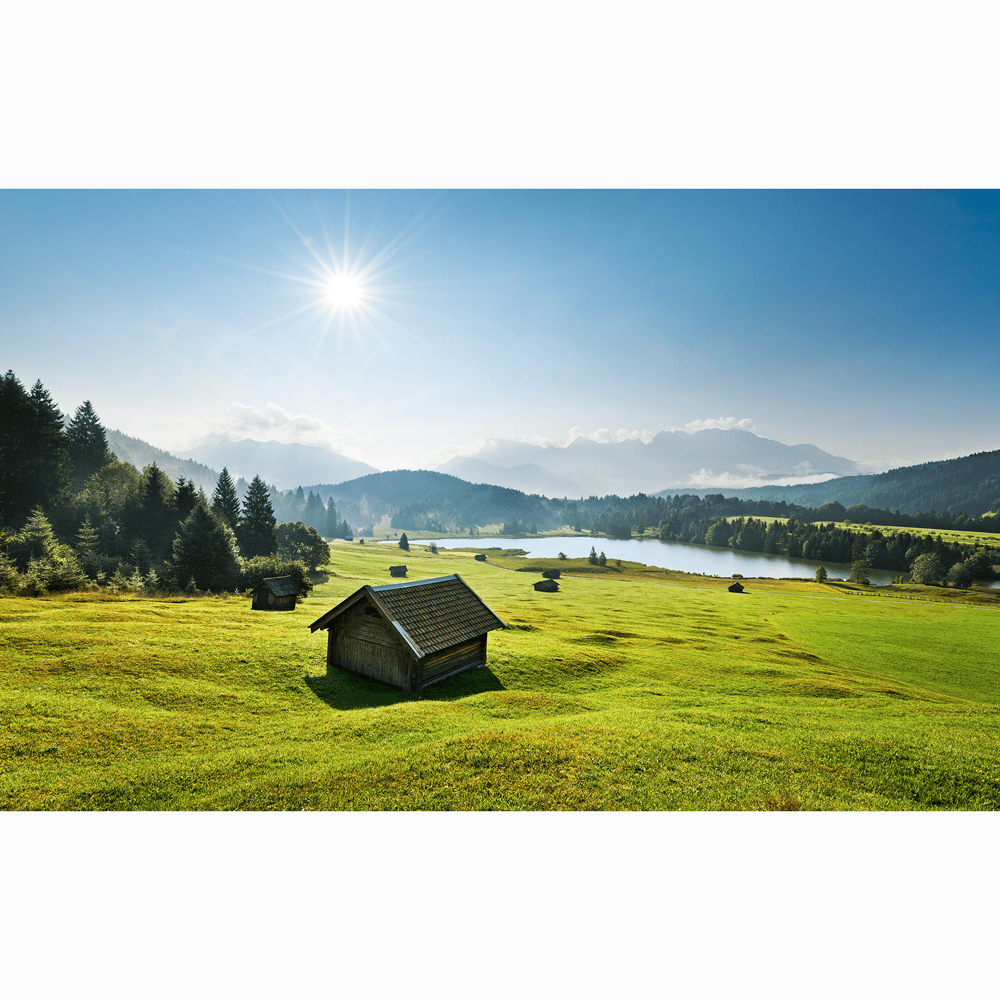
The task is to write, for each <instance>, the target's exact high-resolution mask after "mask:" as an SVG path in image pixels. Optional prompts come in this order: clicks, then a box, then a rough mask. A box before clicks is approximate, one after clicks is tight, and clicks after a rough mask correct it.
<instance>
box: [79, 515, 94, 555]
mask: <svg viewBox="0 0 1000 1000" xmlns="http://www.w3.org/2000/svg"><path fill="white" fill-rule="evenodd" d="M76 551H77V552H79V553H80V555H82V556H85V555H89V554H90V553H91V552H96V551H97V528H95V527H94V526H93V525H92V524H91V523H90V514H89V513H88V514H86V515H85V516H84V518H83V524H81V525H80V530H79V531H78V532H77V533H76Z"/></svg>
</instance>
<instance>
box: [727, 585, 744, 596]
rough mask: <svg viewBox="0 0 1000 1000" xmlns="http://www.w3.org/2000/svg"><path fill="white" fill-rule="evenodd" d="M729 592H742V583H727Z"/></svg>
mask: <svg viewBox="0 0 1000 1000" xmlns="http://www.w3.org/2000/svg"><path fill="white" fill-rule="evenodd" d="M729 593H730V594H742V593H743V584H742V583H731V584H730V585H729Z"/></svg>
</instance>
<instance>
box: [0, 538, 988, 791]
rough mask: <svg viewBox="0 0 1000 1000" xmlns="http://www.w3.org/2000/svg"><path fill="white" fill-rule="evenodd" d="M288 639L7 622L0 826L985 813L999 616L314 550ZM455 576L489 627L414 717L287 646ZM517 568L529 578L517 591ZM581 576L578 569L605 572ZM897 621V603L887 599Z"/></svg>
mask: <svg viewBox="0 0 1000 1000" xmlns="http://www.w3.org/2000/svg"><path fill="white" fill-rule="evenodd" d="M331 551H332V557H331V562H330V565H329V567H328V572H327V573H324V574H319V575H318V582H317V585H316V587H315V589H314V590H313V592H312V593H311V594H310V595H309V597H308V598H307V599H306V600H305V601H304V602H303V603H302V604H300V605H299V607H298V608H297V609H296V610H295V611H294V612H292V613H285V614H268V613H262V612H252V611H251V610H250V602H249V600H248V599H244V598H236V597H231V598H210V597H191V598H186V597H155V596H152V597H145V598H141V597H119V598H104V599H101V598H99V597H95V596H94V595H90V594H79V595H70V596H65V597H52V598H40V599H26V598H6V599H3V600H0V677H2V689H0V699H2V701H0V718H2V720H3V723H2V731H0V748H2V749H0V753H2V757H3V768H2V774H0V806H2V808H4V809H6V810H26V809H59V810H80V809H101V810H136V809H139V810H206V809H207V810H212V809H217V810H218V809H221V810H267V809H279V810H299V809H353V810H370V809H377V810H385V809H423V810H441V809H463V810H498V809H499V810H614V809H628V810H654V809H656V810H658V809H682V810H773V809H804V810H911V809H945V810H966V809H972V810H983V809H996V808H998V807H1000V666H998V657H997V655H996V651H997V645H998V637H1000V613H998V612H1000V606H998V604H997V603H996V601H995V598H992V597H990V596H989V595H986V596H984V597H982V601H983V602H985V603H980V604H975V603H947V602H942V601H940V600H938V601H935V600H930V599H929V598H932V597H935V596H938V595H940V594H941V591H936V590H934V589H933V588H922V587H916V586H909V587H906V588H899V589H898V590H897V591H895V592H892V591H887V592H886V593H887V594H888V596H885V597H880V598H878V599H876V598H873V597H866V598H865V599H862V597H861V595H862V594H867V593H869V591H867V590H866V589H865V588H853V589H852V588H849V587H844V586H840V587H835V586H825V585H819V584H816V583H812V582H803V581H756V580H744V581H743V583H744V584H745V586H746V588H747V592H746V593H744V594H742V595H734V594H730V593H728V591H727V590H726V587H727V585H728V583H729V582H731V581H729V580H717V579H713V578H710V577H700V576H690V575H686V574H682V573H672V572H664V571H663V570H656V569H653V568H650V567H641V566H639V565H637V564H624V565H622V566H617V565H612V564H609V565H608V566H607V567H603V568H598V567H591V566H589V565H588V564H587V563H586V561H585V560H566V561H560V562H559V563H558V565H559V567H560V568H561V569H562V570H563V573H564V575H563V578H562V580H561V581H560V583H561V589H560V592H559V593H557V594H543V593H536V592H535V591H534V590H533V589H532V586H531V585H532V583H533V582H534V581H535V580H537V579H538V576H537V572H538V570H539V568H540V566H537V565H535V564H534V563H531V564H526V563H525V561H524V560H518V559H517V558H516V557H510V556H508V557H503V556H500V557H497V558H494V557H493V556H490V560H489V561H488V562H487V563H485V564H484V563H479V562H476V561H475V560H474V559H473V555H472V552H471V551H469V552H458V553H455V552H452V553H446V552H444V551H442V552H441V553H440V554H438V555H432V554H431V553H430V552H429V551H427V550H426V549H423V548H417V547H414V549H413V550H412V551H411V552H409V553H407V554H405V555H403V554H402V553H400V552H399V551H398V550H397V549H396V548H395V547H391V546H374V545H368V546H360V545H358V544H356V543H346V542H336V543H334V544H332V545H331ZM400 561H404V562H406V564H407V565H408V567H409V578H410V579H421V578H427V577H432V576H442V575H445V574H448V573H455V572H457V573H460V574H461V575H462V577H463V578H464V579H465V580H466V581H467V582H468V583H469V584H470V585H471V586H472V587H473V589H474V590H475V591H476V592H477V593H478V594H479V595H480V596H481V597H482V598H483V600H485V601H486V603H487V604H489V605H490V607H492V608H493V609H494V611H496V613H497V614H498V615H499V616H500V617H501V618H502V619H503V620H504V621H505V622H506V623H507V625H508V628H507V629H505V630H502V631H496V632H493V633H491V634H490V638H489V663H488V665H487V668H486V669H484V670H475V671H471V672H467V673H465V674H462V675H460V676H458V677H455V678H452V679H450V680H448V681H445V682H443V683H441V684H439V685H436V686H434V687H431V688H428V689H427V690H426V691H423V692H419V693H413V694H407V693H404V692H400V691H396V690H393V689H391V688H388V687H385V686H383V685H381V684H378V683H376V682H374V681H369V680H366V679H364V678H361V677H357V676H354V675H351V674H348V673H345V672H341V671H334V672H332V674H331V675H329V676H328V675H327V671H326V664H325V652H326V635H325V633H323V632H317V633H315V634H312V633H310V631H309V628H308V625H309V623H310V622H311V621H313V620H314V619H315V618H317V617H319V616H320V615H321V614H322V613H323V612H325V611H326V610H328V609H329V608H330V607H332V606H333V605H334V604H336V603H337V602H338V601H340V600H341V599H342V598H344V597H346V596H347V595H349V594H351V593H353V591H355V590H356V589H357V588H358V587H360V586H361V585H362V584H364V583H385V582H389V573H388V567H389V565H390V564H391V563H397V562H400ZM525 566H529V568H531V569H532V570H533V572H530V573H529V572H517V569H518V568H523V567H525ZM598 570H599V571H598ZM903 598H906V599H903Z"/></svg>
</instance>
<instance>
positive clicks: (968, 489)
mask: <svg viewBox="0 0 1000 1000" xmlns="http://www.w3.org/2000/svg"><path fill="white" fill-rule="evenodd" d="M678 492H682V491H680V490H663V491H661V492H660V493H658V494H657V496H667V495H672V494H675V493H678ZM683 492H687V493H697V494H698V495H701V496H704V495H705V494H706V493H717V492H720V491H719V490H692V489H687V490H684V491H683ZM721 492H724V493H725V495H726V496H735V497H739V498H740V499H741V500H779V501H780V500H785V501H787V502H788V503H795V504H801V505H803V506H806V507H819V506H821V505H822V504H824V503H828V502H831V501H838V502H839V503H842V504H843V505H844V506H845V507H851V506H853V505H855V504H864V505H865V506H866V507H879V508H881V509H883V510H900V511H903V512H904V513H906V514H916V513H918V512H920V511H923V512H924V513H930V512H931V511H932V510H933V511H937V512H938V513H943V512H949V513H953V514H957V513H958V512H962V513H963V514H968V515H970V516H978V515H980V514H985V513H987V512H988V511H997V510H1000V451H984V452H979V453H977V454H975V455H966V456H964V457H962V458H950V459H945V460H944V461H940V462H924V463H922V464H921V465H910V466H906V467H904V468H900V469H890V470H889V471H888V472H883V473H880V474H878V475H875V476H844V477H842V478H840V479H832V480H830V481H828V482H825V483H811V484H803V485H798V486H758V487H754V488H749V489H734V490H723V491H721Z"/></svg>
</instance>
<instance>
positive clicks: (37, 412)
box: [29, 381, 73, 510]
mask: <svg viewBox="0 0 1000 1000" xmlns="http://www.w3.org/2000/svg"><path fill="white" fill-rule="evenodd" d="M29 398H30V401H31V405H32V408H33V411H34V412H33V414H32V416H33V420H32V424H33V427H32V431H31V440H32V445H33V449H34V458H33V461H32V478H33V480H34V485H35V490H36V492H37V502H38V503H41V504H43V505H44V506H45V507H47V508H48V509H49V510H52V509H53V508H54V507H57V506H59V505H60V504H62V502H63V501H64V500H65V499H66V495H67V493H68V491H69V484H70V482H71V481H72V468H73V467H72V464H71V462H70V458H69V441H68V439H67V437H66V434H65V432H64V431H63V415H62V413H61V412H60V410H59V407H58V406H56V404H55V403H54V402H53V401H52V397H51V396H50V395H49V391H48V389H46V388H45V386H43V385H42V383H41V382H40V381H39V382H36V383H35V384H34V385H33V386H32V387H31V394H30V397H29Z"/></svg>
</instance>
